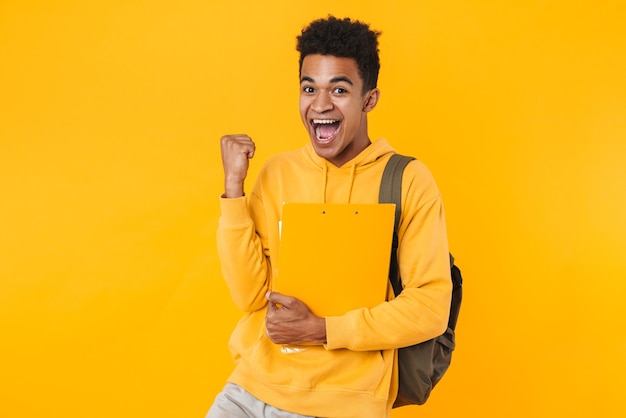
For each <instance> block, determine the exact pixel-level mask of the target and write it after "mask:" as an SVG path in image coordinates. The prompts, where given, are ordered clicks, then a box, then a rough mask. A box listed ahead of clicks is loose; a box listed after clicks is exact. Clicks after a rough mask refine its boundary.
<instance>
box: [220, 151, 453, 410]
mask: <svg viewBox="0 0 626 418" xmlns="http://www.w3.org/2000/svg"><path fill="white" fill-rule="evenodd" d="M392 153H394V149H393V148H392V147H391V146H390V145H389V144H388V143H387V141H386V140H385V139H379V140H378V141H376V142H374V143H373V144H371V145H370V146H369V147H368V148H366V149H365V150H364V151H363V152H361V153H360V154H359V155H357V156H356V157H355V158H354V159H353V160H351V161H349V162H347V163H346V164H344V165H343V166H342V167H336V166H334V165H333V164H331V163H329V162H328V161H327V160H325V159H323V158H321V157H319V156H318V155H317V154H316V153H315V151H314V149H313V147H312V145H311V144H310V143H309V144H307V145H306V146H305V147H303V148H301V149H299V150H295V151H290V152H286V153H282V154H279V155H276V156H274V157H273V158H271V159H270V160H269V161H267V162H266V164H265V165H264V167H263V168H262V170H261V172H260V173H259V177H258V179H257V180H256V183H255V185H254V188H253V189H252V192H251V193H250V194H249V195H248V198H247V199H246V197H242V198H236V199H226V198H220V205H221V210H222V215H221V217H220V220H219V226H218V231H217V242H218V255H219V257H220V261H221V264H222V272H223V275H224V278H225V280H226V283H227V285H228V287H229V289H230V293H231V295H232V298H233V301H234V302H235V304H236V305H237V306H238V307H239V308H240V309H241V310H242V311H243V312H244V313H245V314H244V316H243V317H242V318H241V320H240V321H239V323H238V324H237V326H236V328H235V330H234V331H233V334H232V335H231V339H230V342H229V348H230V350H231V353H232V356H233V360H234V362H235V369H234V371H233V373H232V374H231V376H230V377H229V379H228V381H229V382H232V383H235V384H237V385H240V386H242V387H244V388H245V389H246V390H248V391H249V392H250V393H252V394H253V395H254V396H256V397H257V398H259V399H261V400H262V401H263V402H265V403H267V404H269V405H272V406H274V407H276V408H280V409H283V410H286V411H291V412H295V413H298V414H302V415H312V416H316V417H327V418H330V417H333V418H340V417H352V418H369V417H371V418H384V417H388V416H389V414H390V411H391V406H392V404H393V401H394V399H395V396H396V393H397V385H398V383H397V371H396V370H395V367H394V365H395V362H396V350H395V349H396V348H398V347H404V346H408V345H412V344H416V343H418V342H421V341H425V340H428V339H430V338H433V337H435V336H437V335H439V334H441V333H443V332H444V330H445V329H446V326H447V322H448V313H449V303H450V295H451V284H450V265H449V258H448V244H447V236H446V227H445V219H444V211H443V206H442V202H441V197H440V195H439V191H438V189H437V186H436V184H435V182H434V180H433V178H432V176H431V174H430V172H429V171H428V169H427V168H426V167H425V166H424V164H422V163H421V162H420V161H417V160H414V161H412V162H410V163H409V165H408V166H407V168H406V169H405V172H404V177H403V182H402V218H401V223H400V228H399V231H398V236H399V250H398V259H399V266H400V273H401V277H402V281H403V285H404V287H405V290H404V291H403V292H402V294H401V295H400V296H399V297H398V298H397V299H393V290H392V289H391V286H389V292H388V293H389V298H388V299H389V300H390V301H389V302H384V303H382V304H381V305H379V306H377V307H375V308H373V309H357V310H354V311H350V312H348V313H346V314H345V315H342V316H335V317H327V318H326V332H327V344H326V345H324V346H312V347H310V348H307V349H306V350H303V351H299V352H295V353H291V354H288V353H286V352H285V350H282V351H281V346H280V345H276V344H274V343H273V342H272V341H271V340H270V339H269V338H268V337H267V336H266V334H265V311H266V306H267V300H266V298H265V294H266V293H267V292H268V291H269V290H271V289H272V277H273V276H274V274H275V272H274V269H275V268H276V266H274V265H273V264H272V263H273V260H275V259H277V254H278V223H279V220H280V215H281V207H282V203H283V202H315V203H321V202H327V203H376V202H377V201H378V190H379V185H380V180H381V177H382V173H383V169H384V167H385V164H386V162H387V160H388V159H389V157H390V156H391V154H392ZM320 251H323V249H320ZM332 297H337V298H340V297H341V295H340V294H338V295H332Z"/></svg>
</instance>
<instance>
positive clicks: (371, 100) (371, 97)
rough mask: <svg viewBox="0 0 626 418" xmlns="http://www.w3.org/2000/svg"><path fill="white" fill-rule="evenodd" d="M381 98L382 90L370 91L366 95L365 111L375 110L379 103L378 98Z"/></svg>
mask: <svg viewBox="0 0 626 418" xmlns="http://www.w3.org/2000/svg"><path fill="white" fill-rule="evenodd" d="M379 98H380V90H378V89H372V90H370V91H368V92H367V93H366V95H365V103H364V104H363V111H364V112H366V113H367V112H371V111H372V110H374V108H375V107H376V105H377V104H378V99H379Z"/></svg>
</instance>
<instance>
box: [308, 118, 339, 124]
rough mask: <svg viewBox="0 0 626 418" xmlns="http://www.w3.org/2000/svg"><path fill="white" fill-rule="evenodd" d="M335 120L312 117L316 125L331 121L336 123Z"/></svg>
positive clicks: (330, 122)
mask: <svg viewBox="0 0 626 418" xmlns="http://www.w3.org/2000/svg"><path fill="white" fill-rule="evenodd" d="M336 122H337V121H336V120H334V119H313V123H315V124H317V125H332V124H333V123H336Z"/></svg>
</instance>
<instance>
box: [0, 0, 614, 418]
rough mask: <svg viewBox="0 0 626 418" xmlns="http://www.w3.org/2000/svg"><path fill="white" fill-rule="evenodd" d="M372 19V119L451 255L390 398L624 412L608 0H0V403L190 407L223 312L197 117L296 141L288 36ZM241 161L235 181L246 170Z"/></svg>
mask: <svg viewBox="0 0 626 418" xmlns="http://www.w3.org/2000/svg"><path fill="white" fill-rule="evenodd" d="M328 13H334V14H337V15H338V16H345V15H350V16H352V17H355V18H359V19H362V20H364V21H366V22H370V23H372V25H373V27H375V28H377V29H380V30H382V31H383V35H382V37H381V57H382V72H381V78H380V86H379V87H380V88H381V90H382V97H381V102H380V105H379V107H378V108H377V109H376V110H375V111H374V112H373V113H372V114H371V118H370V121H371V133H372V136H373V137H376V138H377V137H380V136H385V137H387V138H388V139H389V140H390V141H391V142H392V143H393V144H394V145H395V146H396V148H397V149H398V150H399V151H401V152H403V153H407V154H412V155H415V156H418V157H419V158H420V159H422V160H423V161H424V162H425V163H426V164H427V165H428V166H429V167H430V168H431V170H432V172H433V174H434V175H435V177H436V179H437V181H438V184H439V186H440V188H441V192H442V194H443V196H444V201H445V204H446V211H447V216H448V226H449V237H450V244H451V249H452V251H453V252H454V254H455V255H456V257H457V260H458V263H459V265H460V266H461V268H462V270H463V274H464V276H465V299H464V305H463V309H462V313H461V318H460V320H459V325H458V336H457V338H458V350H457V351H456V352H455V355H454V360H453V364H452V367H451V369H450V371H449V373H448V374H447V375H446V376H445V377H444V380H443V381H442V382H441V384H440V385H439V386H438V387H437V388H436V390H435V392H434V393H433V395H432V397H431V399H430V401H429V402H428V404H427V405H426V406H424V407H407V408H402V409H400V410H398V411H394V413H393V416H394V417H398V418H399V417H412V416H423V417H448V416H485V417H502V416H506V417H515V416H519V417H527V416H535V417H556V416H567V417H591V416H602V417H618V416H625V415H626V408H625V407H624V403H623V398H624V395H625V392H624V387H625V386H624V378H625V376H626V332H625V330H626V323H625V322H626V321H625V319H624V317H625V315H624V313H625V312H624V311H625V309H624V298H625V296H626V295H625V293H626V262H625V261H624V254H625V253H626V239H625V238H624V237H625V236H626V216H625V215H624V212H625V209H626V169H625V166H626V164H625V162H626V161H625V159H626V76H625V75H626V29H624V21H626V6H625V5H624V3H623V2H621V1H617V0H615V1H600V0H598V1H591V0H588V1H556V0H555V1H539V0H537V1H531V0H526V1H522V0H515V1H514V0H509V1H488V0H484V1H481V0H472V1H460V0H459V1H454V0H432V1H412V0H396V1H363V0H354V1H344V2H336V1H327V0H320V1H317V2H313V3H311V2H309V3H306V2H305V3H294V2H291V1H278V0H268V1H265V2H260V1H235V0H205V1H201V0H176V1H173V0H171V1H149V0H143V1H141V0H124V1H122V0H113V1H106V2H105V1H87V0H85V1H79V0H74V1H71V0H56V1H36V0H13V1H11V0H2V1H0V140H1V148H0V153H1V154H0V155H1V160H0V163H1V164H0V199H1V202H0V203H1V206H0V207H1V213H0V237H1V240H0V254H1V261H0V280H1V282H0V283H1V284H0V286H1V287H0V417H1V418H18V417H35V416H51V417H64V418H72V417H81V418H82V417H94V418H96V417H202V416H203V415H204V413H205V412H206V410H207V408H208V407H209V405H210V403H211V402H212V399H213V397H214V396H215V394H216V393H217V392H218V391H219V389H220V388H221V386H222V385H223V383H224V380H225V378H226V376H227V375H228V373H229V371H230V370H231V368H232V364H231V362H230V358H229V354H228V351H227V346H226V344H227V339H228V336H229V334H230V331H231V330H232V328H233V326H234V324H235V322H236V321H237V319H238V317H239V312H238V311H237V310H236V309H235V308H234V306H233V305H232V303H231V301H230V297H229V294H228V291H227V289H226V287H225V285H224V283H223V280H222V278H221V276H220V270H219V264H218V261H217V259H216V251H215V238H214V232H215V228H216V224H217V218H218V215H219V212H218V202H217V197H218V195H219V194H220V193H221V189H222V178H221V166H220V157H219V141H218V140H219V137H220V136H221V135H222V134H225V133H236V132H245V133H248V134H250V135H251V136H253V137H254V139H255V140H256V142H257V144H258V153H257V156H256V157H255V159H254V160H253V165H252V168H251V179H253V178H254V176H255V174H256V173H257V172H258V169H259V167H260V166H261V164H262V163H263V161H264V160H265V159H266V158H267V157H268V156H270V155H272V154H274V153H276V152H278V151H282V150H287V149H291V148H294V147H299V146H301V145H302V144H304V143H305V141H306V140H307V139H306V137H305V133H304V130H303V129H302V127H301V126H300V120H299V116H298V105H297V98H298V80H297V55H296V52H295V50H294V45H295V41H294V38H295V36H296V35H297V34H298V32H299V30H300V29H301V27H302V26H303V25H305V24H306V23H308V22H309V21H310V20H312V19H314V18H318V17H323V16H326V15H327V14H328ZM250 184H251V182H249V184H248V185H250Z"/></svg>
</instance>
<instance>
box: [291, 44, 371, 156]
mask: <svg viewBox="0 0 626 418" xmlns="http://www.w3.org/2000/svg"><path fill="white" fill-rule="evenodd" d="M379 94H380V93H379V91H378V89H372V90H369V91H367V92H365V94H363V80H362V79H361V76H360V75H359V69H358V66H357V63H356V61H355V60H354V59H352V58H340V57H335V56H332V55H317V54H315V55H307V56H306V57H304V60H303V62H302V69H301V71H300V117H301V118H302V122H303V123H304V127H305V128H306V129H307V132H308V133H309V137H310V138H311V142H312V144H313V148H314V149H315V152H316V153H317V154H318V155H319V156H320V157H323V158H325V159H327V160H328V161H330V162H331V163H333V164H334V165H336V166H337V167H341V166H342V165H343V164H345V163H346V162H347V161H350V160H351V159H352V158H354V157H356V156H357V155H358V154H359V153H360V152H361V151H363V150H364V149H365V148H367V146H368V145H369V144H370V140H369V137H368V134H367V113H368V112H369V111H371V110H372V109H374V107H375V106H376V103H377V102H378V97H379Z"/></svg>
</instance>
